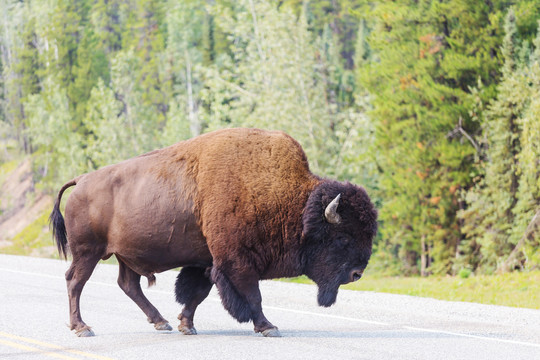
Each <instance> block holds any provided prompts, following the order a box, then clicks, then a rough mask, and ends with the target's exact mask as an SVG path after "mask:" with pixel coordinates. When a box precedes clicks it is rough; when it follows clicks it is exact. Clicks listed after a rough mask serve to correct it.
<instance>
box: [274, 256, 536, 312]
mask: <svg viewBox="0 0 540 360" xmlns="http://www.w3.org/2000/svg"><path fill="white" fill-rule="evenodd" d="M368 269H369V266H368ZM283 280H284V281H291V282H296V283H302V284H312V283H313V282H311V281H310V280H309V279H308V278H306V277H304V276H301V277H298V278H294V279H283ZM341 288H342V289H347V290H359V291H375V292H384V293H390V294H401V295H411V296H421V297H430V298H434V299H439V300H448V301H467V302H475V303H481V304H489V305H501V306H512V307H521V308H530V309H540V271H538V270H536V271H531V272H513V273H505V274H499V275H476V276H475V275H472V274H470V275H469V276H467V277H462V276H430V277H419V276H416V277H397V276H396V277H384V276H378V275H377V274H369V273H368V274H366V275H365V276H364V277H362V279H360V280H359V281H357V282H354V283H351V284H347V285H344V286H342V287H341ZM338 296H339V295H338Z"/></svg>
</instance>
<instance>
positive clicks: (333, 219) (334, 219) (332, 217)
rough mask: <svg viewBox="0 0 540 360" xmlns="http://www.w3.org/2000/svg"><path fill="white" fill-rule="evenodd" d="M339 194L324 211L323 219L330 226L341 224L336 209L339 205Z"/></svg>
mask: <svg viewBox="0 0 540 360" xmlns="http://www.w3.org/2000/svg"><path fill="white" fill-rule="evenodd" d="M340 198H341V194H339V195H338V196H336V198H335V199H334V200H332V202H331V203H330V204H328V206H327V207H326V209H325V210H324V217H325V218H326V220H327V221H328V222H329V223H330V224H339V223H340V222H341V217H340V216H339V214H338V213H337V207H338V205H339V199H340Z"/></svg>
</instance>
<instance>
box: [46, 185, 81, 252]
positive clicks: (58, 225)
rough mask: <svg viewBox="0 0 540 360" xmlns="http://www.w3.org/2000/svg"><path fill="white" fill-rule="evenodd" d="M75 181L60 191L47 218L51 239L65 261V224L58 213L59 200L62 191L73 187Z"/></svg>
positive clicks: (66, 247)
mask: <svg viewBox="0 0 540 360" xmlns="http://www.w3.org/2000/svg"><path fill="white" fill-rule="evenodd" d="M77 179H78V178H77ZM77 179H73V180H71V181H69V182H68V183H66V184H65V185H64V186H62V188H61V189H60V191H59V193H58V197H57V199H56V202H55V203H54V208H53V211H52V212H51V215H50V216H49V226H50V227H51V228H52V233H53V238H54V240H55V242H56V247H57V248H58V254H60V256H63V257H64V259H66V260H67V253H68V246H67V234H66V224H65V223H64V217H63V216H62V213H61V212H60V200H62V194H63V193H64V191H65V190H66V189H67V188H68V187H70V186H73V185H76V183H77V182H76V181H77Z"/></svg>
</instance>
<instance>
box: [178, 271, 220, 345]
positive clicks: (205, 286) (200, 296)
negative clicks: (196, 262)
mask: <svg viewBox="0 0 540 360" xmlns="http://www.w3.org/2000/svg"><path fill="white" fill-rule="evenodd" d="M212 285H213V284H212V282H211V281H210V279H209V275H208V274H206V270H205V269H204V268H198V267H183V268H182V270H181V271H180V273H179V274H178V277H177V278H176V284H175V293H176V301H178V302H179V303H180V304H183V305H184V308H183V309H182V312H181V313H180V315H178V320H180V325H179V326H178V331H180V332H181V333H183V334H185V335H195V334H197V330H195V327H194V325H193V316H194V315H195V310H197V306H199V304H200V303H201V302H202V301H203V300H204V299H206V297H207V296H208V294H209V293H210V289H212Z"/></svg>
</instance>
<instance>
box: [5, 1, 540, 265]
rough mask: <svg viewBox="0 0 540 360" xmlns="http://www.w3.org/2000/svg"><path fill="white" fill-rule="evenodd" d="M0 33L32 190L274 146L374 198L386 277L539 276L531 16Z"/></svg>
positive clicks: (67, 24)
mask: <svg viewBox="0 0 540 360" xmlns="http://www.w3.org/2000/svg"><path fill="white" fill-rule="evenodd" d="M510 5H512V9H513V14H514V15H509V16H508V17H507V21H506V25H505V20H504V19H505V16H506V14H507V12H508V9H509V8H510ZM0 14H1V15H0V16H1V17H0V19H1V21H2V27H0V55H1V56H0V70H1V71H0V137H1V138H0V144H1V145H2V146H3V145H4V144H9V146H13V145H12V144H13V143H15V142H17V144H18V148H19V149H20V152H25V153H27V154H31V155H32V157H33V164H34V174H35V175H36V181H37V187H38V188H44V189H45V190H47V191H51V192H52V191H53V190H55V191H56V190H57V189H58V187H59V185H60V184H62V183H64V182H65V181H67V180H68V179H70V178H72V177H74V176H76V175H78V174H80V173H83V172H87V171H91V170H93V169H96V168H98V167H101V166H105V165H107V164H110V163H114V162H117V161H120V160H122V159H125V158H128V157H131V156H135V155H138V154H141V153H144V152H146V151H150V150H152V149H155V148H159V147H163V146H166V145H169V144H172V143H175V142H177V141H180V140H183V139H187V138H190V137H192V136H196V135H198V134H200V133H203V132H207V131H211V130H213V129H217V128H223V127H232V126H248V127H261V128H267V129H277V130H283V131H286V132H288V133H289V134H291V135H292V136H293V137H295V138H296V139H298V141H299V142H300V143H301V144H302V145H303V147H304V149H305V150H306V153H307V155H308V158H309V160H310V165H311V168H312V170H313V171H314V172H316V173H318V174H320V175H323V176H328V177H333V178H338V179H340V180H348V181H352V182H355V183H359V184H361V185H364V186H365V187H366V188H368V191H369V192H370V194H371V195H372V197H373V198H374V199H375V202H376V203H377V205H378V207H379V208H380V232H379V236H378V238H377V239H376V241H375V253H374V255H373V261H372V265H371V266H372V267H373V268H374V269H378V270H379V271H380V272H381V273H386V274H392V275H394V274H399V273H408V274H416V273H422V274H423V275H428V274H445V273H456V272H458V271H459V269H471V270H472V271H474V273H475V274H476V273H479V272H480V273H481V272H482V271H483V272H494V271H495V270H497V269H498V268H500V267H501V264H503V263H505V261H506V260H507V259H508V256H509V254H510V253H511V252H512V251H514V250H515V249H517V250H516V251H514V253H516V252H517V253H518V256H516V257H515V260H512V261H514V263H513V264H512V265H511V267H512V268H534V267H537V266H538V264H539V263H540V251H539V250H538V249H539V248H540V247H539V246H538V245H539V243H538V241H539V240H538V230H537V227H536V226H532V227H531V228H532V229H533V230H532V231H531V232H530V233H529V234H528V236H526V237H525V239H523V233H524V229H526V228H527V227H528V226H529V225H530V222H531V219H532V217H533V216H534V215H535V214H536V211H537V209H538V205H539V203H540V190H539V189H540V185H539V177H540V175H539V173H538V170H537V169H538V168H539V166H538V165H539V163H538V159H539V158H540V148H539V146H540V145H539V144H540V139H539V137H540V135H539V134H540V125H539V121H538V119H539V118H540V117H539V116H540V100H538V99H540V93H539V89H540V85H539V83H540V80H539V79H540V65H539V62H540V50H539V49H540V38H539V37H536V29H537V23H536V21H537V19H538V18H539V17H540V3H538V2H537V1H533V0H513V1H510V2H508V1H503V0H495V1H489V2H478V1H473V0H443V1H439V0H437V1H433V0H422V1H413V0H406V1H397V2H396V1H380V0H377V1H367V0H360V1H350V0H342V1H328V0H310V1H300V0H285V1H279V2H269V1H262V0H241V1H231V0H216V1H203V2H200V1H196V0H186V1H174V0H106V1H105V0H76V1H67V0H40V1H38V0H29V1H24V2H21V1H17V0H0ZM501 46H502V48H501ZM6 146H8V145H6ZM9 152H10V151H8V149H7V148H6V150H3V149H2V150H0V159H4V158H5V159H9V158H10V157H9ZM458 214H459V216H458ZM512 259H513V258H512Z"/></svg>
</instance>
